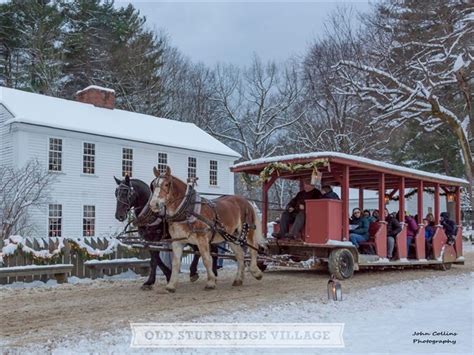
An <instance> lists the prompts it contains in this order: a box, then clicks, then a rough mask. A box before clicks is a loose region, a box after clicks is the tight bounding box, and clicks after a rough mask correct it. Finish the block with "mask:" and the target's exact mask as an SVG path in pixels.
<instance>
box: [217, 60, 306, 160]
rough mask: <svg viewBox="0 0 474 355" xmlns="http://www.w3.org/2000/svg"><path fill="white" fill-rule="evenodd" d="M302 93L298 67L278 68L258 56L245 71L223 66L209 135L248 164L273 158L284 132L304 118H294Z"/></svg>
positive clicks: (218, 81)
mask: <svg viewBox="0 0 474 355" xmlns="http://www.w3.org/2000/svg"><path fill="white" fill-rule="evenodd" d="M302 90H303V87H302V86H301V82H300V79H299V75H298V70H297V66H296V65H295V64H294V63H287V65H285V66H282V67H277V65H276V64H275V63H268V64H263V63H262V61H261V60H260V59H259V58H258V57H256V56H255V57H254V60H253V62H252V65H251V66H250V67H249V68H246V69H244V70H240V69H238V68H236V67H234V66H231V65H227V66H223V65H219V66H218V67H217V68H216V70H215V90H214V95H213V96H212V100H213V101H214V102H215V103H216V104H217V107H216V111H215V113H214V117H213V118H214V119H213V121H212V122H211V125H210V126H209V131H210V132H211V133H212V134H213V135H214V136H216V137H218V138H221V139H223V140H225V141H226V142H228V143H229V144H230V145H231V146H233V147H235V148H236V149H237V150H238V151H240V152H241V153H242V155H243V158H244V159H246V160H249V159H255V158H260V157H266V156H270V155H273V154H274V153H276V152H277V151H278V150H279V148H280V147H281V145H280V144H279V143H278V142H279V141H280V140H281V139H282V138H283V134H284V132H286V130H287V129H288V128H289V127H290V126H292V125H293V124H295V123H296V122H298V120H300V119H301V117H302V116H303V114H304V111H302V112H299V113H298V114H296V115H294V113H295V112H296V111H295V110H294V108H295V106H296V105H297V103H298V101H299V99H300V95H301V93H302Z"/></svg>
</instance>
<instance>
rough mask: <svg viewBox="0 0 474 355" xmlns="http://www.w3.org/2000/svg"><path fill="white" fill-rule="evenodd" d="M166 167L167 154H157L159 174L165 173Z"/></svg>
mask: <svg viewBox="0 0 474 355" xmlns="http://www.w3.org/2000/svg"><path fill="white" fill-rule="evenodd" d="M167 166H168V154H166V153H158V171H159V172H160V174H164V173H165V172H166V167H167Z"/></svg>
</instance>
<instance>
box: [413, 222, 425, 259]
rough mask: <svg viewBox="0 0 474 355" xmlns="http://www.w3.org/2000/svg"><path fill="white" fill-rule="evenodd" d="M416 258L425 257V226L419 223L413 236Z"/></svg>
mask: <svg viewBox="0 0 474 355" xmlns="http://www.w3.org/2000/svg"><path fill="white" fill-rule="evenodd" d="M415 248H416V258H417V259H418V260H421V259H426V255H425V226H424V225H423V224H420V225H419V227H418V232H417V233H416V236H415Z"/></svg>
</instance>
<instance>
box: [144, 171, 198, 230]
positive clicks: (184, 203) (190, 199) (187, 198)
mask: <svg viewBox="0 0 474 355" xmlns="http://www.w3.org/2000/svg"><path fill="white" fill-rule="evenodd" d="M160 178H162V179H167V178H168V177H167V176H166V175H160V176H158V177H156V178H155V180H154V181H153V183H154V182H155V181H156V180H157V179H160ZM153 183H152V184H151V185H153ZM169 184H170V185H169V186H168V189H167V191H166V190H164V189H163V188H162V187H160V190H161V189H163V190H164V191H165V193H166V196H167V197H166V199H165V201H164V203H163V204H162V206H163V212H162V213H161V216H162V217H163V218H165V219H166V220H167V221H169V222H172V221H181V220H185V219H186V218H187V214H188V213H187V210H188V209H189V206H190V205H193V206H194V204H195V199H196V191H195V190H194V189H193V188H192V186H191V185H188V188H187V189H186V193H185V195H184V196H183V197H177V198H175V199H173V200H171V199H170V195H171V192H172V191H173V178H172V177H171V178H170V182H169ZM179 200H181V202H180V204H179V206H178V207H177V209H176V211H175V213H174V214H173V215H169V214H168V212H167V206H169V205H170V204H171V203H174V202H175V201H179ZM160 209H161V207H160ZM183 217H184V219H182V218H183Z"/></svg>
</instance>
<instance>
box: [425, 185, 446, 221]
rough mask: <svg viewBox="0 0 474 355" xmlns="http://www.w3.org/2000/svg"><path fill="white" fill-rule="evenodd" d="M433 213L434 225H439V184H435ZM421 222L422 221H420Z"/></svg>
mask: <svg viewBox="0 0 474 355" xmlns="http://www.w3.org/2000/svg"><path fill="white" fill-rule="evenodd" d="M434 213H435V224H436V225H439V215H440V214H441V211H440V206H439V184H438V183H436V184H435V191H434ZM422 221H423V220H422Z"/></svg>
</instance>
